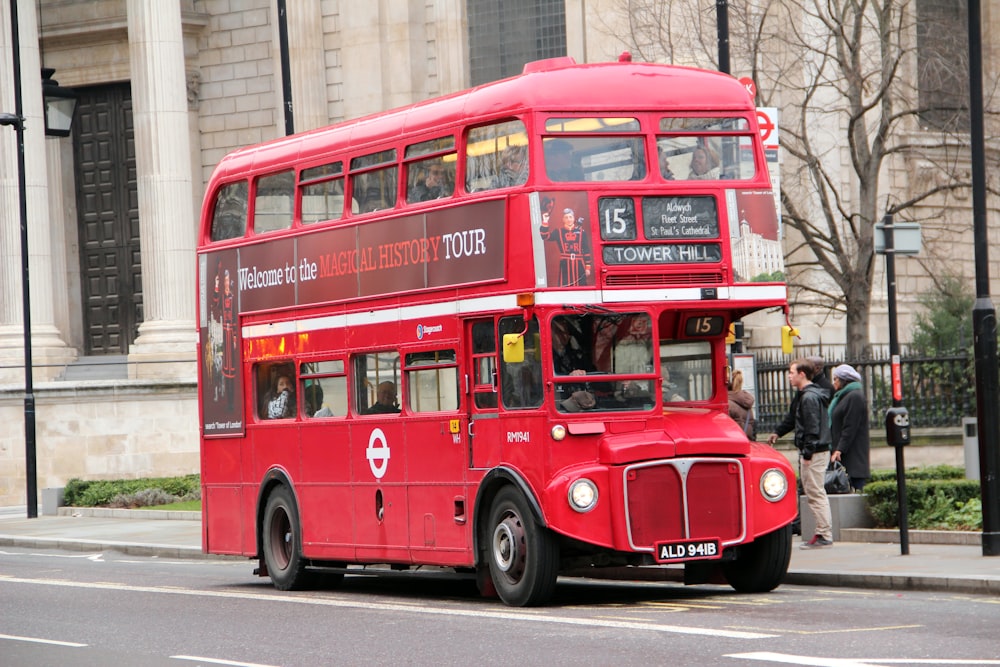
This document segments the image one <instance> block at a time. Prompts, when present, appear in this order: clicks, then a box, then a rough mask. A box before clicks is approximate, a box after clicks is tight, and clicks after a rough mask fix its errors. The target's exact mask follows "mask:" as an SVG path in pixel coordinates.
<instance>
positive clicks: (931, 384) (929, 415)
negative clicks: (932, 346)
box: [755, 352, 976, 433]
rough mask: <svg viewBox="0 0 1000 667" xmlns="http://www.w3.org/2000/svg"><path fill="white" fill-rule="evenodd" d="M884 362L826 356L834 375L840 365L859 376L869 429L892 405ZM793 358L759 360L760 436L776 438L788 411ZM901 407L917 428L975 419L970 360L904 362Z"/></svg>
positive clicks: (907, 359)
mask: <svg viewBox="0 0 1000 667" xmlns="http://www.w3.org/2000/svg"><path fill="white" fill-rule="evenodd" d="M880 357H882V358H873V359H863V360H858V361H842V360H833V359H832V358H830V357H826V359H827V366H826V373H827V376H830V375H831V374H832V373H833V369H834V368H836V367H837V366H838V365H839V364H842V363H849V364H850V365H851V366H853V367H854V368H855V369H856V370H857V371H858V373H860V374H861V378H862V385H863V387H864V392H865V397H866V398H867V399H868V418H869V425H870V427H871V428H873V429H876V428H877V429H881V428H883V427H884V424H883V420H884V418H885V411H886V410H887V409H888V408H889V407H891V406H892V362H891V360H890V358H889V355H888V354H885V355H884V356H882V355H880ZM790 361H791V359H790V358H789V357H786V356H783V355H781V354H780V353H775V354H773V355H772V354H770V353H766V352H765V353H763V354H758V355H757V360H756V364H757V377H756V380H757V391H756V394H757V396H756V401H755V408H756V418H757V432H758V433H773V432H774V429H775V427H776V426H777V425H778V424H779V423H780V422H781V420H782V419H784V417H785V414H786V413H787V412H788V405H789V403H791V400H792V396H793V395H794V393H795V390H794V389H792V387H791V386H789V384H788V378H787V376H786V373H787V371H788V364H789V362H790ZM900 375H901V380H902V397H903V398H902V402H903V405H904V406H905V407H906V409H907V410H908V411H909V414H910V425H911V426H912V427H913V428H926V427H947V426H961V425H962V417H968V416H971V415H975V414H976V382H975V367H974V360H973V358H972V357H971V356H966V355H953V356H941V357H901V359H900Z"/></svg>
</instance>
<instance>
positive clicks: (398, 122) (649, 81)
mask: <svg viewBox="0 0 1000 667" xmlns="http://www.w3.org/2000/svg"><path fill="white" fill-rule="evenodd" d="M592 91H600V92H599V94H591V93H592ZM678 91H680V93H678ZM584 96H586V97H588V99H587V102H586V105H581V102H580V100H581V98H582V97H584ZM753 108H754V105H753V101H752V100H751V98H750V96H749V94H748V93H747V91H746V89H745V88H744V86H743V84H741V83H740V82H739V81H737V80H736V79H735V78H733V77H732V76H730V75H728V74H723V73H721V72H714V71H710V70H702V69H695V68H691V67H680V66H676V65H661V64H656V63H633V62H608V63H594V64H583V65H580V64H577V63H576V62H574V61H573V59H572V58H553V59H549V60H543V61H538V62H534V63H529V64H528V65H526V66H525V72H524V73H522V74H520V75H517V76H514V77H510V78H508V79H502V80H500V81H494V82H491V83H487V84H483V85H481V86H478V87H476V88H470V89H467V90H463V91H460V92H457V93H453V94H450V95H445V96H443V97H436V98H433V99H429V100H425V101H422V102H417V103H415V104H412V105H409V106H406V107H400V108H398V109H393V110H390V111H385V112H381V113H377V114H372V115H369V116H364V117H362V118H358V119H355V120H350V121H345V122H342V123H338V124H336V125H330V126H327V127H323V128H318V129H315V130H309V131H306V132H302V133H299V134H295V135H291V136H288V137H281V138H279V139H274V140H272V141H269V142H265V143H262V144H257V145H255V146H249V147H246V148H240V149H237V150H235V151H233V152H232V153H229V154H228V155H227V156H226V157H224V158H223V159H222V161H220V163H219V165H218V167H217V168H216V172H215V178H220V177H225V175H226V174H228V173H232V172H233V171H238V172H240V173H243V172H245V171H246V170H248V169H250V170H252V169H253V166H254V165H255V164H262V163H265V164H267V165H268V166H269V167H272V168H273V167H274V166H275V164H276V163H281V162H285V161H298V160H308V159H309V158H310V157H311V156H313V155H315V156H317V157H319V156H321V155H326V154H328V153H329V152H330V150H331V148H334V147H337V148H340V149H341V150H342V149H343V148H344V147H347V146H351V147H352V148H357V147H362V146H364V145H366V144H375V143H380V144H384V142H386V141H391V140H392V139H393V137H394V136H400V135H403V134H407V135H409V134H414V133H419V132H423V131H431V130H433V129H434V128H445V127H448V126H450V125H459V124H465V123H468V122H469V119H470V118H482V119H483V121H484V122H485V121H488V120H490V119H496V118H502V117H504V116H511V115H514V114H516V113H519V112H522V111H524V110H526V109H531V110H551V111H558V110H564V111H567V112H577V111H582V112H597V113H614V112H632V111H665V112H670V111H673V112H682V111H719V112H737V111H743V112H745V111H748V110H752V109H753Z"/></svg>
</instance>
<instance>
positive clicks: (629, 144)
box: [542, 119, 646, 183]
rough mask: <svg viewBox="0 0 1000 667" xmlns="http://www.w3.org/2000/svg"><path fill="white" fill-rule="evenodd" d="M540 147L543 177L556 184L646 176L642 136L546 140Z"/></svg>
mask: <svg viewBox="0 0 1000 667" xmlns="http://www.w3.org/2000/svg"><path fill="white" fill-rule="evenodd" d="M576 120H583V119H576ZM594 120H596V119H594ZM542 147H543V149H544V153H545V175H546V176H547V177H548V179H549V180H550V181H553V182H556V183H565V182H573V181H604V182H615V181H639V180H642V179H643V178H645V177H646V151H645V148H644V144H643V140H642V137H628V136H603V137H579V136H574V137H568V136H567V137H547V138H545V139H543V140H542Z"/></svg>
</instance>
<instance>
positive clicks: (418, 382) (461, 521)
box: [402, 339, 472, 565]
mask: <svg viewBox="0 0 1000 667" xmlns="http://www.w3.org/2000/svg"><path fill="white" fill-rule="evenodd" d="M427 345H429V347H426V348H423V349H413V350H405V351H404V352H403V392H402V398H403V402H404V405H403V421H404V426H403V428H404V430H405V437H406V488H407V507H408V513H409V526H410V549H411V553H412V554H413V558H414V560H415V561H417V562H422V563H435V564H438V565H462V564H467V563H468V562H469V553H471V552H470V549H469V544H470V543H471V541H472V540H471V529H472V528H471V524H470V523H469V522H468V520H467V508H468V502H467V499H466V474H467V471H468V465H469V464H468V451H469V450H468V438H467V436H466V431H465V423H464V422H465V419H464V415H462V414H461V413H460V412H459V407H460V405H461V400H460V399H461V387H462V385H461V382H460V377H461V373H460V366H459V362H458V358H459V357H458V347H459V345H458V341H457V340H455V339H451V340H444V341H434V342H430V343H427Z"/></svg>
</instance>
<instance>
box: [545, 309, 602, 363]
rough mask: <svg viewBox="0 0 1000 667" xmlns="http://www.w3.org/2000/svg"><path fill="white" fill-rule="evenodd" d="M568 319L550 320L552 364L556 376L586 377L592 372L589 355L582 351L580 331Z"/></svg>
mask: <svg viewBox="0 0 1000 667" xmlns="http://www.w3.org/2000/svg"><path fill="white" fill-rule="evenodd" d="M572 321H575V320H572V319H571V318H568V317H557V318H555V319H554V320H552V363H553V370H554V371H555V374H556V375H586V374H587V373H588V372H589V371H593V370H594V363H593V361H592V360H591V355H590V354H589V353H588V352H587V350H585V349H584V346H583V343H582V342H581V339H582V333H583V332H582V331H577V330H575V328H574V327H573V325H572V324H570V322H572ZM571 329H573V330H571Z"/></svg>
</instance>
